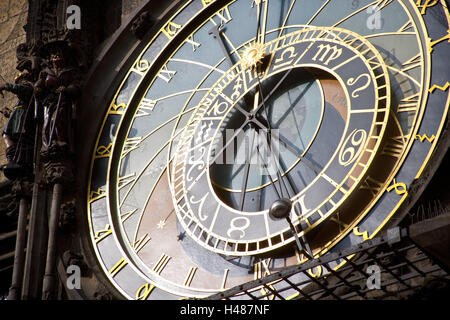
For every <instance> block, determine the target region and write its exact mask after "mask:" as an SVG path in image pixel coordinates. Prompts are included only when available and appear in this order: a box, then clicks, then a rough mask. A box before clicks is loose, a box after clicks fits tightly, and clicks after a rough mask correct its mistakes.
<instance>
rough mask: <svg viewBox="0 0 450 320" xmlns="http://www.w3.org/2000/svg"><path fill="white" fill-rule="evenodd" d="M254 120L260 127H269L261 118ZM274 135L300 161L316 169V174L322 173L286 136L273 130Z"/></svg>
mask: <svg viewBox="0 0 450 320" xmlns="http://www.w3.org/2000/svg"><path fill="white" fill-rule="evenodd" d="M252 121H253V122H254V123H256V124H257V125H258V126H259V127H260V128H262V129H267V127H266V126H265V125H264V124H262V123H261V122H260V121H259V120H257V119H255V118H254V119H252ZM272 137H274V138H275V139H277V140H278V141H280V142H281V143H282V144H283V146H285V147H286V149H288V150H289V151H291V153H292V154H293V155H295V156H296V157H297V158H299V159H300V161H302V162H303V163H304V164H305V165H306V166H307V167H308V168H310V169H311V170H312V171H314V173H315V174H317V175H318V174H320V172H321V171H322V170H321V169H320V168H319V167H317V166H316V165H315V164H313V163H312V162H311V161H310V160H308V159H306V158H305V157H304V156H303V155H301V154H299V153H298V151H297V150H296V149H295V148H294V147H293V146H292V145H291V144H290V143H289V141H287V140H286V138H285V137H283V136H282V135H281V134H277V133H276V132H272Z"/></svg>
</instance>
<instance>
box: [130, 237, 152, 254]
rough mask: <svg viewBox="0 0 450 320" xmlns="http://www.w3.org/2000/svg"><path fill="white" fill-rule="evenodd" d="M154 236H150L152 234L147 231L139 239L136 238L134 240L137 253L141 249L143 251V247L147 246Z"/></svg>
mask: <svg viewBox="0 0 450 320" xmlns="http://www.w3.org/2000/svg"><path fill="white" fill-rule="evenodd" d="M151 239H152V238H150V236H149V235H148V233H146V234H145V235H143V236H142V237H141V238H140V239H139V240H136V241H135V242H134V246H133V248H134V251H135V252H136V253H138V252H139V251H141V249H142V248H143V247H145V245H146V244H147V243H148V242H149V241H150V240H151Z"/></svg>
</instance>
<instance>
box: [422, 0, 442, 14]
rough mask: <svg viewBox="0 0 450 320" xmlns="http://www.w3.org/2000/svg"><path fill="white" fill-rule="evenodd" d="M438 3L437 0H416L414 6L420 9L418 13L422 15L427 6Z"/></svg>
mask: <svg viewBox="0 0 450 320" xmlns="http://www.w3.org/2000/svg"><path fill="white" fill-rule="evenodd" d="M438 3H439V0H417V1H416V6H417V7H418V8H419V9H421V10H420V14H421V15H424V14H426V12H427V9H428V8H430V7H432V6H435V5H436V4H438Z"/></svg>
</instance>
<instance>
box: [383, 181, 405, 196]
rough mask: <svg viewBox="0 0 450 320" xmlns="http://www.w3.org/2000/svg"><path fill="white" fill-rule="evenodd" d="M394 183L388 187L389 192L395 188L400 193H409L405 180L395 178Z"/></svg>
mask: <svg viewBox="0 0 450 320" xmlns="http://www.w3.org/2000/svg"><path fill="white" fill-rule="evenodd" d="M392 183H393V184H392V185H391V186H389V187H388V188H387V189H386V191H387V192H391V191H392V190H394V189H395V193H397V194H398V195H403V194H408V190H407V188H406V184H404V183H403V182H397V181H396V180H395V179H394V180H393V181H392Z"/></svg>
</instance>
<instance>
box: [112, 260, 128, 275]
mask: <svg viewBox="0 0 450 320" xmlns="http://www.w3.org/2000/svg"><path fill="white" fill-rule="evenodd" d="M127 264H128V261H126V260H125V258H122V259H120V260H119V261H118V262H117V263H116V264H115V265H114V267H112V268H111V269H110V270H109V274H110V275H111V276H112V277H114V276H115V275H116V274H118V273H119V272H120V271H121V270H122V269H123V268H124V267H125V266H126V265H127Z"/></svg>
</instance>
